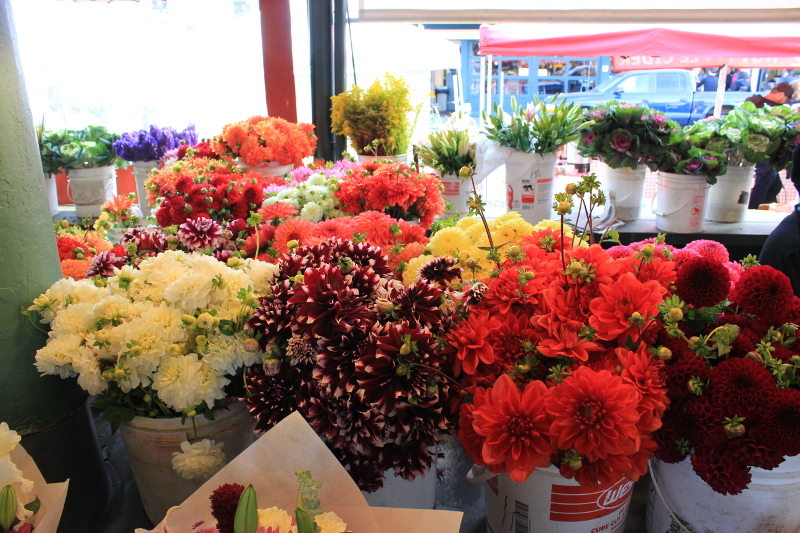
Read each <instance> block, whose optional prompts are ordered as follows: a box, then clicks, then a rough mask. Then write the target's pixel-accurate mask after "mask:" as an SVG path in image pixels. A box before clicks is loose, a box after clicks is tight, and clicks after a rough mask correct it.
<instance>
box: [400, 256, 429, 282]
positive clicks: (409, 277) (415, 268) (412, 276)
mask: <svg viewBox="0 0 800 533" xmlns="http://www.w3.org/2000/svg"><path fill="white" fill-rule="evenodd" d="M433 258H434V256H432V255H421V256H419V257H415V258H414V259H412V260H410V261H409V262H408V264H406V269H405V270H404V271H403V283H405V284H406V285H411V284H412V283H414V280H416V279H417V276H419V269H420V268H422V265H424V264H425V263H427V262H428V261H430V260H431V259H433Z"/></svg>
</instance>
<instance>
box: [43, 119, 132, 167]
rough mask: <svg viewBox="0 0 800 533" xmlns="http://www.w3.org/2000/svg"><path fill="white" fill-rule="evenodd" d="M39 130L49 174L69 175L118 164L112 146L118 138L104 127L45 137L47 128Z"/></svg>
mask: <svg viewBox="0 0 800 533" xmlns="http://www.w3.org/2000/svg"><path fill="white" fill-rule="evenodd" d="M40 127H41V131H40V132H39V135H40V141H39V152H40V154H41V156H42V168H43V169H44V171H45V173H47V174H56V173H57V172H58V171H59V169H63V170H64V172H66V173H69V171H70V170H71V169H85V168H97V167H106V166H110V165H113V164H115V163H116V162H117V161H118V158H117V154H116V153H115V152H114V147H113V144H114V141H116V140H117V139H119V135H117V134H115V133H109V132H108V131H107V130H106V129H105V128H104V127H102V126H87V127H86V128H84V129H82V130H59V131H57V132H54V133H50V134H48V135H44V125H43V124H42V126H40Z"/></svg>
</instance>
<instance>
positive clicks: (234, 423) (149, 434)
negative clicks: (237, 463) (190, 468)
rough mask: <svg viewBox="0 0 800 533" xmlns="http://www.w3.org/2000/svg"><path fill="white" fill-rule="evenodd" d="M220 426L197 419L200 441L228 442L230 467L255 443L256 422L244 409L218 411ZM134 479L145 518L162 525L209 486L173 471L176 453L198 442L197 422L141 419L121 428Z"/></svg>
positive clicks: (241, 407)
mask: <svg viewBox="0 0 800 533" xmlns="http://www.w3.org/2000/svg"><path fill="white" fill-rule="evenodd" d="M215 415H216V419H215V420H213V421H212V420H208V419H206V418H205V417H203V416H198V417H195V424H196V426H197V436H198V438H200V439H212V440H214V441H216V442H218V443H219V442H224V443H225V445H224V446H223V447H222V451H223V452H225V461H226V462H228V461H230V460H231V459H233V458H234V457H236V456H237V455H239V454H240V453H241V452H242V450H244V449H245V448H247V446H249V445H250V444H252V443H253V442H254V441H255V434H254V433H253V427H254V425H255V421H254V420H253V418H252V417H251V416H250V413H248V412H247V408H246V407H245V405H244V404H243V403H235V404H233V405H231V408H230V411H224V410H223V411H218V412H216V413H215ZM120 432H121V433H122V441H123V443H124V444H125V451H126V452H127V453H128V459H129V460H130V464H131V470H132V471H133V477H134V479H135V480H136V485H137V486H138V488H139V495H140V496H141V497H142V503H143V504H144V510H145V513H147V517H148V518H149V519H150V521H151V522H153V523H154V524H158V523H159V522H160V521H161V519H163V518H164V515H166V514H167V511H168V510H169V508H170V507H173V506H175V505H179V504H180V503H181V502H183V501H184V500H185V499H186V498H188V497H189V496H191V495H192V494H193V493H194V491H196V490H197V489H198V488H200V485H202V484H203V483H205V482H206V481H207V480H206V479H205V478H194V479H185V478H183V477H181V476H180V475H179V474H178V473H177V472H175V470H173V469H172V453H173V452H179V451H181V442H183V441H185V440H187V439H190V440H193V439H194V437H195V435H194V429H193V428H192V422H191V420H187V421H186V423H185V424H181V419H180V418H145V417H139V416H137V417H135V418H134V419H133V420H132V421H130V422H126V423H125V424H122V426H121V427H120Z"/></svg>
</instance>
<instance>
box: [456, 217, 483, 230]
mask: <svg viewBox="0 0 800 533" xmlns="http://www.w3.org/2000/svg"><path fill="white" fill-rule="evenodd" d="M475 224H478V225H481V221H480V220H478V219H477V218H476V217H464V218H462V219H461V220H459V221H458V222H456V227H457V228H461V229H463V230H466V229H467V228H470V227H472V226H474V225H475Z"/></svg>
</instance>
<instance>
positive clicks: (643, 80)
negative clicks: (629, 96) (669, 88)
mask: <svg viewBox="0 0 800 533" xmlns="http://www.w3.org/2000/svg"><path fill="white" fill-rule="evenodd" d="M620 89H621V90H623V91H625V92H626V93H646V92H648V91H650V75H649V74H637V75H635V76H628V77H627V78H625V79H624V80H622V81H621V82H620V84H619V85H617V90H620Z"/></svg>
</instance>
